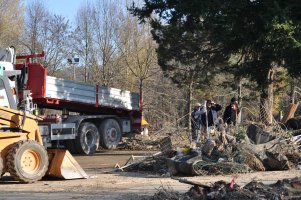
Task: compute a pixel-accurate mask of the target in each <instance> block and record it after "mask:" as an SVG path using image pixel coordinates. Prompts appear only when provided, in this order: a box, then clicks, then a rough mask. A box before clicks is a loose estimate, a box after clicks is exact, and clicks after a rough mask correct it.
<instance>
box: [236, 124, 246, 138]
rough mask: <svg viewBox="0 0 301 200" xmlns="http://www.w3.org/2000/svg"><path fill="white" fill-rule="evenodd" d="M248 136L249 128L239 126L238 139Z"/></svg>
mask: <svg viewBox="0 0 301 200" xmlns="http://www.w3.org/2000/svg"><path fill="white" fill-rule="evenodd" d="M246 136H247V130H246V128H244V127H241V126H239V127H238V128H237V132H236V134H235V137H236V139H238V140H243V139H245V138H246Z"/></svg>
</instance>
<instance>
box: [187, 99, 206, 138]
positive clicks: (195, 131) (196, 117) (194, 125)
mask: <svg viewBox="0 0 301 200" xmlns="http://www.w3.org/2000/svg"><path fill="white" fill-rule="evenodd" d="M205 112H206V108H205V107H204V106H202V104H200V103H196V104H195V106H194V109H193V111H192V113H191V136H192V137H191V139H190V140H191V142H192V141H197V140H198V137H199V133H200V130H201V128H202V124H201V123H202V121H201V116H202V114H203V113H205Z"/></svg>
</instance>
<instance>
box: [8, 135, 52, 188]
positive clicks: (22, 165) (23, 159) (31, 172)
mask: <svg viewBox="0 0 301 200" xmlns="http://www.w3.org/2000/svg"><path fill="white" fill-rule="evenodd" d="M6 164H7V171H8V172H9V173H10V175H11V176H12V177H13V178H14V179H16V180H18V181H21V182H24V183H32V182H35V181H38V180H41V179H42V178H43V176H45V173H46V172H47V170H48V165H49V162H48V155H47V151H46V150H45V148H44V147H43V146H42V145H40V144H39V143H37V142H36V141H26V140H23V141H20V142H16V143H15V144H13V146H12V147H11V148H10V150H9V151H8V153H7V156H6Z"/></svg>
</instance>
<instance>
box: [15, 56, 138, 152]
mask: <svg viewBox="0 0 301 200" xmlns="http://www.w3.org/2000/svg"><path fill="white" fill-rule="evenodd" d="M43 56H44V53H42V54H35V55H22V56H17V57H16V58H17V60H19V61H18V63H22V64H16V65H15V69H17V70H20V74H19V75H18V77H17V79H16V82H17V84H16V88H17V90H18V91H17V93H18V94H19V98H20V100H19V102H20V103H19V105H21V104H22V102H23V103H24V102H27V103H26V104H24V105H26V108H25V110H27V111H30V112H32V111H35V110H41V109H45V108H47V109H54V110H56V112H57V113H59V114H55V115H52V116H47V117H45V116H41V119H42V120H41V121H40V123H39V127H40V132H41V135H42V137H43V142H44V144H45V145H46V146H47V147H49V148H51V147H54V146H55V147H66V148H67V149H68V150H69V151H71V152H73V153H81V154H93V153H94V152H95V151H96V150H97V149H98V147H99V145H100V146H102V147H103V148H106V149H114V148H116V147H117V145H118V143H119V142H120V140H121V137H122V136H123V135H125V134H130V133H134V132H139V131H140V128H141V118H142V116H141V98H140V95H139V94H138V93H133V92H130V91H126V90H121V89H116V88H110V87H103V86H99V85H97V84H87V83H80V82H75V81H70V80H66V79H61V78H56V77H52V76H47V68H45V67H44V66H43V65H42V64H40V63H31V62H30V60H31V59H32V58H34V57H43ZM21 59H23V61H21ZM20 61H21V62H20ZM29 105H30V106H29Z"/></svg>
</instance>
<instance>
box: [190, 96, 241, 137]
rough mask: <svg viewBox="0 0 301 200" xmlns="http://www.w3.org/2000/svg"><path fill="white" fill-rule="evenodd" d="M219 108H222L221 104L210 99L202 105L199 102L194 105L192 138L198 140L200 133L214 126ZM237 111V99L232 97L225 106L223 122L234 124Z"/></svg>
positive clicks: (204, 132)
mask: <svg viewBox="0 0 301 200" xmlns="http://www.w3.org/2000/svg"><path fill="white" fill-rule="evenodd" d="M220 110H222V106H221V105H220V104H217V103H215V102H214V101H212V100H206V101H205V102H204V104H203V105H202V104H200V103H197V104H196V105H195V107H194V109H193V111H192V113H191V129H192V138H191V139H192V140H194V141H195V140H197V141H198V140H199V139H200V138H198V137H200V136H201V133H203V135H204V134H208V128H210V127H214V126H215V125H216V124H217V123H218V112H219V111H220ZM239 111H240V110H239V106H238V102H237V99H236V98H235V97H233V98H232V99H231V102H230V104H229V105H227V106H226V108H225V111H224V114H223V121H224V123H226V124H228V125H230V124H233V125H236V121H237V116H238V114H239ZM205 137H208V135H205Z"/></svg>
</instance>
